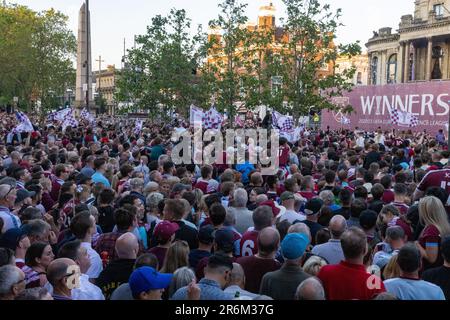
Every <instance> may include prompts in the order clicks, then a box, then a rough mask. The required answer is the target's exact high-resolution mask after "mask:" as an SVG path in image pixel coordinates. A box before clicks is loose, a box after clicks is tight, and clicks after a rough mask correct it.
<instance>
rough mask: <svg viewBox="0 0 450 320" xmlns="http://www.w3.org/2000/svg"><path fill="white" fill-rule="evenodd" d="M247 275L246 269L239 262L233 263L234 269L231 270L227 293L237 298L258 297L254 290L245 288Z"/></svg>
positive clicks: (250, 298) (249, 298)
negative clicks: (250, 290)
mask: <svg viewBox="0 0 450 320" xmlns="http://www.w3.org/2000/svg"><path fill="white" fill-rule="evenodd" d="M245 283H246V277H245V273H244V269H242V266H241V265H240V264H238V263H233V270H231V276H230V282H229V284H228V286H227V287H226V289H225V290H224V292H225V293H228V294H230V295H232V296H234V298H235V299H238V298H239V299H240V300H244V299H245V300H252V299H254V298H256V297H257V296H258V295H257V294H255V293H252V292H249V291H247V290H245V289H244V288H245V286H246V285H245Z"/></svg>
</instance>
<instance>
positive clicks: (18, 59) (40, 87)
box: [0, 5, 76, 109]
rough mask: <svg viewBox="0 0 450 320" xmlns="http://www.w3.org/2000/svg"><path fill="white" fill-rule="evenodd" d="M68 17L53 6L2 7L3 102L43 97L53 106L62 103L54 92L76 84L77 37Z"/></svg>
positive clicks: (33, 100)
mask: <svg viewBox="0 0 450 320" xmlns="http://www.w3.org/2000/svg"><path fill="white" fill-rule="evenodd" d="M67 21H68V17H67V16H65V15H63V14H62V13H60V12H57V11H55V10H53V9H50V10H47V11H43V12H35V11H33V10H31V9H29V8H27V7H25V6H19V5H7V6H1V7H0V70H1V72H0V103H1V102H3V103H4V104H12V101H13V97H18V98H19V105H20V106H23V107H25V108H29V107H30V106H32V105H34V104H35V103H36V102H38V101H40V102H41V104H42V107H43V108H44V109H45V108H49V109H50V108H52V107H54V104H60V102H56V101H55V98H54V97H55V96H60V97H61V96H63V95H64V92H65V90H66V88H70V87H74V86H75V70H74V69H73V59H74V57H75V53H76V39H75V36H74V35H73V33H72V32H71V31H70V30H69V28H68V27H67Z"/></svg>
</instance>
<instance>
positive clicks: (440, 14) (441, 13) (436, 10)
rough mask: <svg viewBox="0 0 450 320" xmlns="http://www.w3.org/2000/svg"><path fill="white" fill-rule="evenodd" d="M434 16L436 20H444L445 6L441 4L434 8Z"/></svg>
mask: <svg viewBox="0 0 450 320" xmlns="http://www.w3.org/2000/svg"><path fill="white" fill-rule="evenodd" d="M433 11H434V15H435V16H436V18H442V17H443V16H444V4H443V3H439V4H435V5H434V6H433Z"/></svg>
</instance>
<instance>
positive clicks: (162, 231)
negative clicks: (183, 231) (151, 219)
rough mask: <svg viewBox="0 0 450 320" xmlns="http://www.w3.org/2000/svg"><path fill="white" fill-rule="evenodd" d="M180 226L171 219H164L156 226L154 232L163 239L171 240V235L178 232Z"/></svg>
mask: <svg viewBox="0 0 450 320" xmlns="http://www.w3.org/2000/svg"><path fill="white" fill-rule="evenodd" d="M179 228H180V227H179V226H178V224H176V223H174V222H170V221H166V220H165V221H162V222H160V223H158V225H157V226H156V227H155V231H154V232H153V234H154V235H155V237H156V238H159V239H161V240H169V239H170V237H171V236H172V235H173V234H175V232H177V230H178V229H179Z"/></svg>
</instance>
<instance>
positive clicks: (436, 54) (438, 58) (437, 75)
mask: <svg viewBox="0 0 450 320" xmlns="http://www.w3.org/2000/svg"><path fill="white" fill-rule="evenodd" d="M443 56H444V50H442V48H441V47H440V46H436V47H434V48H433V56H432V58H433V59H434V64H433V70H432V72H431V79H442V70H441V66H442V57H443Z"/></svg>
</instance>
